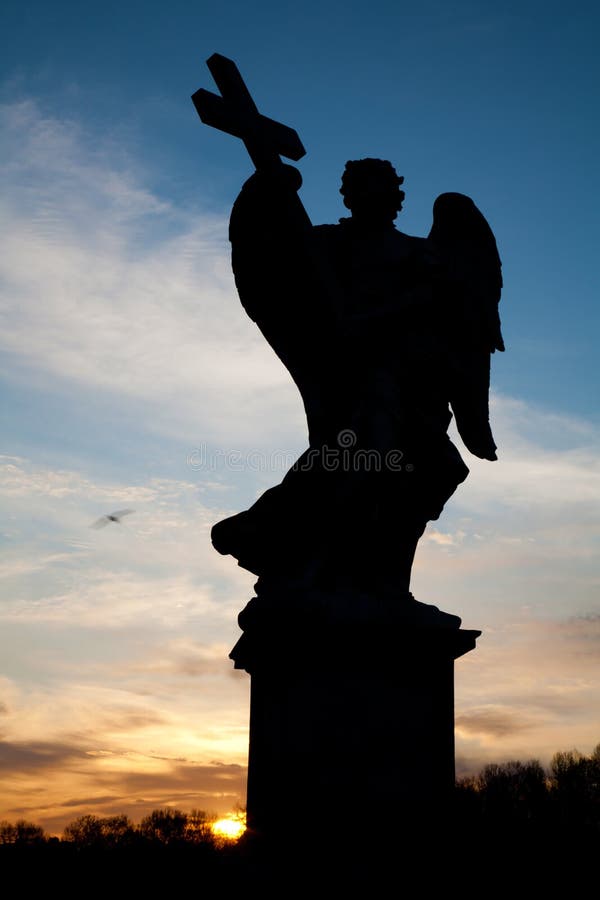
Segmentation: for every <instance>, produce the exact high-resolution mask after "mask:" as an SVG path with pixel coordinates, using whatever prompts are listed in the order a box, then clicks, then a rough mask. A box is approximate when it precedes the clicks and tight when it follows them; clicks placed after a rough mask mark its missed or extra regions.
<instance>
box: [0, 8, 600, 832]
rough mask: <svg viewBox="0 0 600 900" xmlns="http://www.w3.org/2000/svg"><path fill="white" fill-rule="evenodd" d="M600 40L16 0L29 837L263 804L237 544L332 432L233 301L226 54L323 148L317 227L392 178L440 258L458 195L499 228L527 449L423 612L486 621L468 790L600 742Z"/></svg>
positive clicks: (1, 357)
mask: <svg viewBox="0 0 600 900" xmlns="http://www.w3.org/2000/svg"><path fill="white" fill-rule="evenodd" d="M599 26H600V11H599V10H598V7H597V4H595V3H592V2H574V3H571V4H569V5H565V4H564V3H558V2H552V0H550V2H544V3H542V2H537V0H524V2H519V3H516V2H505V3H502V4H499V3H494V4H492V3H481V2H469V0H457V2H455V3H453V4H447V3H444V2H437V0H436V2H433V0H424V2H421V3H420V4H419V5H418V6H416V5H414V4H408V3H405V2H403V0H396V2H383V0H373V2H371V3H369V4H361V3H357V2H353V0H345V2H344V3H341V2H338V0H333V2H331V0H323V2H318V0H304V2H303V3H302V4H300V3H297V4H291V3H289V2H287V0H279V2H274V0H255V2H254V3H252V4H250V3H245V2H244V3H242V2H230V0H223V2H221V3H219V4H216V3H206V2H204V0H199V2H194V3H191V2H182V0H171V2H170V3H169V4H159V3H154V2H152V0H146V2H144V3H142V2H119V3H116V2H104V3H102V4H96V3H94V4H92V3H86V2H83V3H81V2H78V3H74V2H65V0H56V2H53V3H52V4H49V3H45V2H27V0H20V2H13V0H8V2H5V4H4V7H3V12H2V18H1V21H0V33H1V34H2V43H3V49H2V55H1V62H0V116H1V119H2V121H1V128H0V133H1V137H0V145H1V159H0V182H1V190H0V221H1V227H2V241H1V246H2V253H1V259H0V267H1V272H0V304H1V306H0V308H1V319H0V379H1V388H2V397H3V402H2V408H1V410H0V419H1V432H0V433H1V444H0V454H1V455H0V492H1V498H2V501H1V502H2V512H3V514H2V520H1V528H0V547H1V554H2V555H1V558H0V584H1V587H0V620H1V628H0V717H1V727H0V819H8V820H9V821H15V820H17V819H18V818H26V819H28V820H30V821H35V822H37V823H38V824H42V825H43V826H44V827H45V828H46V829H47V830H48V831H50V832H52V833H56V834H60V832H61V830H62V828H63V827H64V825H65V824H66V823H68V822H70V821H72V820H73V819H74V818H76V817H77V816H79V815H84V814H87V813H94V814H96V815H109V814H112V813H126V814H128V815H129V816H131V818H132V819H133V820H134V821H139V820H140V819H141V817H142V816H143V815H146V814H147V813H148V812H149V811H151V810H152V809H155V808H157V807H161V806H167V805H170V806H175V807H178V808H180V809H184V810H186V811H189V810H191V809H194V808H196V809H198V808H199V809H205V810H209V811H214V812H218V813H226V812H228V811H230V810H232V809H234V808H235V807H236V805H238V804H240V803H243V802H244V799H245V772H246V768H245V767H246V760H247V746H248V701H249V677H248V676H247V675H246V674H245V673H243V672H238V671H236V670H234V669H233V667H232V663H231V660H229V659H228V654H229V652H230V650H231V648H232V647H233V645H234V644H235V642H236V640H237V638H238V637H239V634H240V631H239V628H238V625H237V615H238V613H239V611H240V610H241V609H242V608H243V607H244V606H245V604H246V603H247V602H248V600H249V599H250V598H251V597H252V595H253V592H252V585H253V583H254V581H255V578H254V576H252V575H251V574H250V573H248V572H246V571H245V570H243V569H240V568H239V567H237V566H236V564H235V561H234V560H233V559H231V558H229V557H221V556H219V555H218V554H217V553H216V552H215V551H214V550H213V548H212V546H211V543H210V536H209V535H210V528H211V526H212V524H214V523H215V522H217V521H219V520H220V519H222V518H224V517H225V516H227V515H229V514H231V513H234V512H237V511H239V510H242V509H245V508H247V507H248V506H249V505H250V504H251V503H252V502H253V500H254V499H255V498H256V497H257V496H259V495H260V494H261V493H262V491H264V490H265V489H266V488H268V487H270V486H272V485H273V484H276V483H277V482H278V481H279V480H280V479H281V477H282V476H283V473H284V472H285V471H286V469H287V468H289V466H290V465H291V464H292V462H293V461H294V459H295V458H296V457H297V456H298V455H299V454H300V453H301V452H302V451H303V450H304V449H305V447H306V444H307V436H306V426H305V421H304V417H303V412H302V405H301V402H300V398H299V395H298V393H297V391H296V389H295V387H294V386H293V384H292V382H291V379H290V377H289V375H288V374H287V373H286V371H285V370H284V369H283V367H282V365H281V364H280V363H279V361H278V360H277V358H276V357H275V355H274V353H273V352H272V350H271V349H270V348H269V346H268V345H267V344H266V342H265V341H264V339H263V338H262V336H261V335H260V333H259V332H258V330H257V329H256V326H255V325H254V324H253V323H252V322H251V321H250V320H249V319H248V318H247V317H246V315H245V313H244V311H243V309H242V307H241V305H240V303H239V300H238V298H237V295H236V292H235V287H234V284H233V279H232V275H231V269H230V262H229V246H228V242H227V223H228V216H229V213H230V209H231V205H232V203H233V201H234V199H235V197H236V195H237V192H238V191H239V189H240V187H241V185H242V184H243V182H244V181H245V179H246V178H247V177H248V176H249V175H250V174H251V172H252V165H251V163H250V161H249V159H248V157H247V154H246V152H245V150H244V147H243V145H242V144H241V142H240V141H238V140H236V139H235V138H233V137H230V136H228V135H225V134H222V133H219V132H217V131H215V130H214V129H211V128H208V127H206V126H204V125H202V123H201V122H200V120H199V119H198V117H197V115H196V112H195V110H194V107H193V105H192V103H191V100H190V96H191V94H192V93H193V92H194V91H195V90H197V89H198V88H199V87H205V88H208V89H214V85H213V82H212V78H211V76H210V73H209V71H208V69H207V68H206V65H205V61H206V59H207V58H208V57H209V56H210V55H211V54H212V53H214V52H219V53H222V54H223V55H225V56H228V57H230V58H232V59H234V60H235V61H236V63H237V64H238V66H239V68H240V70H241V72H242V75H243V76H244V78H245V79H246V82H247V84H248V86H249V88H250V90H251V91H252V93H253V96H254V98H255V100H256V102H257V104H258V106H259V109H260V110H261V112H263V113H264V114H265V115H268V116H270V117H272V118H275V119H278V120H280V121H283V122H285V123H286V124H288V125H291V126H292V127H294V128H296V130H297V131H298V133H299V135H300V137H301V139H302V141H303V143H304V146H305V147H306V149H307V155H306V157H305V158H304V159H302V160H301V161H300V163H299V164H298V167H299V168H300V170H301V172H302V176H303V180H304V185H303V187H302V190H301V197H302V200H303V202H304V205H305V207H306V209H307V211H308V213H309V215H310V216H311V219H312V221H313V222H315V223H322V222H336V221H337V220H338V218H339V217H341V216H343V215H344V212H345V210H344V208H343V206H342V202H341V197H340V195H339V193H338V190H339V183H340V175H341V172H342V170H343V167H344V164H345V162H346V160H347V159H358V158H361V157H364V156H376V157H380V158H384V159H390V160H391V161H392V162H393V164H394V165H395V166H396V168H397V170H398V172H399V173H401V174H403V175H404V176H405V184H404V188H405V190H406V201H405V204H404V210H403V212H402V213H401V217H400V218H399V219H398V222H397V226H398V227H399V228H400V229H401V230H403V231H405V232H407V233H409V234H415V235H422V236H424V235H426V234H427V233H428V231H429V228H430V226H431V208H432V205H433V201H434V199H435V197H436V196H437V195H438V194H440V193H442V192H444V191H460V192H462V193H466V194H468V195H469V196H471V197H472V198H473V199H474V201H475V203H476V204H477V205H478V206H479V208H480V209H481V210H482V211H483V213H484V215H485V216H486V217H487V219H488V221H489V222H490V224H491V226H492V228H493V230H494V233H495V235H496V239H497V243H498V247H499V250H500V255H501V257H502V261H503V274H504V290H503V296H502V300H501V305H500V311H501V317H502V323H503V332H504V338H505V342H506V345H507V352H506V353H505V354H496V355H495V356H494V358H493V370H492V401H491V402H492V424H493V428H494V434H495V437H496V443H497V444H498V446H499V459H498V461H497V462H495V463H487V462H482V461H480V460H477V459H475V458H474V457H472V456H471V455H470V454H469V453H468V451H467V450H466V449H464V448H463V447H462V445H460V443H459V447H460V449H461V453H462V454H463V457H464V459H465V462H466V463H467V465H468V466H469V468H470V476H469V478H468V480H467V481H466V482H465V484H464V485H462V486H461V487H460V489H459V490H458V491H457V493H456V494H455V495H454V497H453V498H452V499H451V500H450V502H449V503H448V504H447V507H446V509H445V510H444V513H443V514H442V516H441V518H440V519H439V520H438V521H437V522H435V523H431V524H430V525H429V526H428V529H427V532H426V534H425V536H424V537H423V539H422V541H421V543H420V545H419V549H418V552H417V557H416V560H415V565H414V569H413V581H412V590H413V593H414V594H415V596H416V597H417V599H419V600H422V601H424V602H427V603H435V604H436V605H438V606H440V607H441V608H442V609H445V610H447V611H449V612H453V613H456V614H458V615H460V616H461V617H462V620H463V627H465V628H476V629H480V630H481V631H482V636H481V638H480V639H479V641H478V646H477V650H476V651H474V652H472V653H470V654H468V655H467V656H465V657H463V658H462V659H460V660H459V661H458V662H457V664H456V736H457V746H456V753H457V772H458V774H467V773H470V772H475V771H477V770H478V769H479V768H480V767H481V766H482V765H484V764H485V763H486V762H491V761H495V762H501V761H503V760H508V759H521V760H526V759H530V758H537V759H540V760H541V761H542V763H543V764H547V763H548V761H549V760H550V758H551V756H552V754H553V753H554V751H556V750H567V749H572V748H577V749H579V750H580V751H581V752H583V753H589V752H591V750H592V749H593V748H594V746H595V745H596V744H597V743H598V742H599V741H600V709H599V704H598V697H599V696H600V666H599V664H600V603H599V600H598V587H599V584H600V566H599V564H598V552H597V551H598V536H599V524H600V513H599V509H600V504H599V500H600V456H599V453H598V449H599V444H600V413H599V407H598V402H597V397H598V367H597V364H596V358H597V343H598V303H597V300H598V271H597V262H596V257H597V246H598V238H599V233H598V232H599V230H600V229H599V227H598V225H599V223H598V213H597V198H598V196H599V188H600V175H599V167H598V164H597V160H598V159H599V158H600V146H599V145H600V128H599V125H598V117H597V107H598V96H597V95H598V85H599V84H600V71H599V69H600V63H599V60H598V54H597V43H598V39H599V36H600V35H599V31H600V28H599ZM123 508H129V509H133V510H134V512H133V513H131V514H130V515H128V516H126V517H125V518H124V519H123V521H122V522H121V523H119V524H117V523H111V524H110V525H109V526H107V527H106V528H101V529H93V528H91V527H90V526H91V525H92V524H93V523H94V522H95V521H96V520H97V519H98V518H99V517H101V516H103V515H105V514H108V513H111V512H113V511H114V510H118V509H123ZM408 737H410V736H409V735H407V738H408ZM328 762H329V763H331V764H335V761H334V760H331V761H328ZM390 762H391V764H392V765H393V760H392V761H390ZM287 802H288V800H287V799H286V803H287ZM326 802H327V801H326V798H324V799H323V804H324V810H325V809H326ZM282 815H285V810H283V811H282Z"/></svg>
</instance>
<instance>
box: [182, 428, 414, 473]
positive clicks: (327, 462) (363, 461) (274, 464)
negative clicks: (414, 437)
mask: <svg viewBox="0 0 600 900" xmlns="http://www.w3.org/2000/svg"><path fill="white" fill-rule="evenodd" d="M336 442H337V446H336V447H331V446H329V445H328V444H323V445H321V446H320V447H310V448H309V449H308V450H306V451H305V452H304V453H303V454H302V455H301V456H300V458H298V454H297V453H292V452H287V451H282V450H274V451H272V452H270V453H265V452H264V451H260V450H249V451H246V452H243V451H241V450H214V449H213V450H211V449H209V448H208V447H207V445H206V444H201V445H200V446H199V447H197V448H196V449H195V450H193V451H192V453H190V454H189V456H188V458H187V463H188V465H189V466H190V468H192V469H196V470H199V471H215V470H217V469H227V470H229V471H232V472H242V471H251V472H272V471H280V470H284V471H287V470H288V469H290V468H293V469H294V470H296V471H299V472H309V471H311V470H312V469H317V468H318V469H320V470H322V471H325V472H382V471H387V472H412V471H414V466H413V465H412V463H405V462H403V460H404V453H403V452H402V450H398V449H391V450H386V451H382V450H375V449H367V448H363V447H358V446H357V444H358V439H357V435H356V432H355V431H353V430H352V429H351V428H345V429H343V430H342V431H340V432H339V434H338V435H337V438H336Z"/></svg>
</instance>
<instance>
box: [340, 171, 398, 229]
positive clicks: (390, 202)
mask: <svg viewBox="0 0 600 900" xmlns="http://www.w3.org/2000/svg"><path fill="white" fill-rule="evenodd" d="M403 182H404V178H403V177H402V176H401V175H398V174H397V173H396V170H395V169H394V167H393V165H392V164H391V163H390V162H388V161H387V160H386V159H354V160H349V161H348V162H347V163H346V168H345V169H344V174H343V175H342V186H341V188H340V194H341V195H342V196H343V198H344V206H346V207H347V208H348V209H349V210H351V212H352V216H353V217H354V218H357V219H362V220H365V221H369V222H373V223H375V222H377V223H379V222H382V223H383V222H393V221H394V219H395V218H396V216H397V215H398V213H399V212H400V210H401V209H402V201H403V200H404V196H405V194H404V191H401V190H400V185H401V184H402V183H403Z"/></svg>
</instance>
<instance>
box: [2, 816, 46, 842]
mask: <svg viewBox="0 0 600 900" xmlns="http://www.w3.org/2000/svg"><path fill="white" fill-rule="evenodd" d="M47 840H48V836H47V834H46V832H45V831H44V829H43V828H41V827H40V826H39V825H34V824H33V822H26V821H25V819H19V820H18V821H17V822H15V823H14V825H12V824H11V823H10V822H6V821H2V822H0V844H20V845H32V844H42V843H44V842H45V841H47Z"/></svg>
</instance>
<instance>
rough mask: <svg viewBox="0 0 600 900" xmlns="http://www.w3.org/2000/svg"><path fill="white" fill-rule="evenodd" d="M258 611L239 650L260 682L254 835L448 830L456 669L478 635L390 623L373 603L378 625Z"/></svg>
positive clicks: (362, 619) (250, 803)
mask: <svg viewBox="0 0 600 900" xmlns="http://www.w3.org/2000/svg"><path fill="white" fill-rule="evenodd" d="M252 603H255V604H257V603H258V601H252ZM249 606H251V605H249ZM342 608H343V607H342ZM247 609H248V608H247ZM366 609H367V607H366V606H365V607H364V608H363V611H364V610H366ZM428 609H432V608H431V607H429V608H428ZM250 612H251V613H252V615H248V614H246V618H245V620H244V618H243V616H244V614H242V616H240V621H241V623H242V622H243V623H244V624H243V625H242V627H245V632H244V634H243V636H242V637H241V639H240V640H239V641H238V643H237V644H236V646H235V647H234V649H233V650H232V652H231V658H232V659H233V660H234V662H235V667H236V668H239V669H245V670H246V671H247V672H249V674H250V676H251V679H252V682H251V706H250V748H249V768H248V796H247V816H248V829H249V832H250V834H254V835H257V836H260V837H262V838H267V839H276V838H277V837H278V835H281V833H282V831H284V832H285V834H286V835H287V837H288V839H289V838H291V836H292V833H295V834H297V835H304V836H306V835H307V834H310V835H312V836H313V837H314V832H315V827H319V828H324V829H325V833H326V834H329V835H331V833H332V830H333V831H335V832H337V834H338V835H339V836H340V837H341V838H343V839H347V838H351V837H352V834H353V833H354V834H356V833H357V830H358V832H360V833H366V832H367V831H368V832H369V833H370V834H374V833H376V832H377V830H381V833H382V834H386V835H388V836H389V834H390V833H391V831H392V832H393V831H395V832H397V833H407V832H410V830H411V829H415V828H422V827H424V826H425V827H427V830H428V834H429V838H432V837H433V832H434V831H435V830H436V829H437V827H440V828H445V827H446V824H445V823H446V814H447V809H448V802H449V800H450V797H451V794H452V790H453V786H454V777H455V775H454V660H455V659H457V658H458V657H460V656H462V655H463V654H464V653H467V652H468V651H469V650H472V649H473V648H474V647H475V641H476V638H477V637H478V636H479V634H480V633H481V632H479V631H466V630H461V629H460V628H459V627H444V626H439V625H436V624H435V622H434V621H432V623H430V624H415V622H414V621H413V622H411V621H404V622H402V621H400V620H399V617H398V615H397V614H396V615H395V617H391V618H390V617H387V618H386V617H382V616H381V615H377V607H376V605H375V615H374V616H370V615H369V614H368V613H367V612H364V614H361V615H356V614H353V615H350V616H347V615H345V614H342V615H340V614H336V615H332V614H331V610H328V611H327V614H325V615H323V614H322V613H323V608H322V605H321V609H320V610H319V613H321V614H319V613H317V614H315V611H314V609H313V611H312V613H311V615H309V616H306V615H305V616H294V615H290V614H288V615H285V614H280V615H279V616H278V617H275V618H273V616H270V615H268V611H265V610H264V609H262V608H261V607H260V606H258V607H255V608H254V609H251V610H250ZM337 612H338V613H339V608H337ZM354 612H356V609H355V610H354ZM441 615H443V614H441ZM432 618H433V620H435V616H434V617H432ZM455 622H457V623H460V620H458V619H455Z"/></svg>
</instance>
